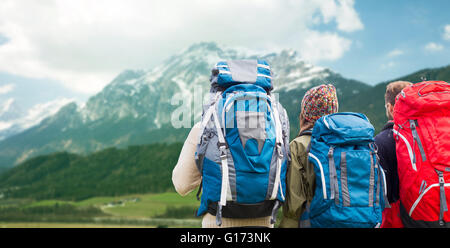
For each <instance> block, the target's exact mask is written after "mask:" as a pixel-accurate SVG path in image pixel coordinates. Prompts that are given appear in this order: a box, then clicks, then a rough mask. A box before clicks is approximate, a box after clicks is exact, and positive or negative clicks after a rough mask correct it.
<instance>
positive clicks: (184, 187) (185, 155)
mask: <svg viewBox="0 0 450 248" xmlns="http://www.w3.org/2000/svg"><path fill="white" fill-rule="evenodd" d="M199 132H200V123H197V124H195V125H194V127H193V128H192V129H191V131H190V132H189V135H188V137H187V139H186V141H185V142H184V145H183V148H182V149H181V152H180V157H179V158H178V162H177V165H176V166H175V168H174V169H173V172H172V182H173V185H174V186H175V190H176V191H177V192H178V194H180V195H181V196H185V195H187V194H189V193H190V192H192V191H193V190H195V189H197V188H198V187H199V186H200V183H201V181H202V175H201V173H200V172H199V171H198V169H197V165H196V164H195V151H196V149H197V142H198V140H199V135H200V134H199ZM270 218H271V217H270V216H267V217H262V218H248V219H241V218H239V219H236V218H222V225H221V226H220V227H256V226H259V227H273V224H270ZM202 227H203V228H214V227H219V226H217V225H216V217H215V216H213V215H211V214H209V213H206V214H205V215H203V220H202Z"/></svg>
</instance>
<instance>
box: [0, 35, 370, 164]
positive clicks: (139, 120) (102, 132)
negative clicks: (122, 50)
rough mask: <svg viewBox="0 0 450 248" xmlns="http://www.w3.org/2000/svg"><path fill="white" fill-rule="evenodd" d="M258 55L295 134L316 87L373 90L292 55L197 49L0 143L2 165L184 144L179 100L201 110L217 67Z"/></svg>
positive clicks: (132, 73) (130, 73)
mask: <svg viewBox="0 0 450 248" xmlns="http://www.w3.org/2000/svg"><path fill="white" fill-rule="evenodd" d="M257 57H258V58H262V59H265V60H267V61H268V62H269V63H270V64H271V67H272V70H273V71H274V90H275V92H277V93H278V94H279V95H280V101H281V103H282V104H283V106H285V108H286V109H287V110H288V114H289V115H290V118H291V127H293V128H292V129H293V131H292V132H295V131H294V129H296V127H297V125H298V121H297V116H298V110H299V102H300V101H299V99H301V97H302V96H303V94H304V92H305V91H306V90H307V89H308V88H310V87H311V86H313V85H318V84H321V83H325V82H326V83H333V84H334V85H335V86H336V87H337V89H338V94H339V95H353V94H356V93H357V92H358V91H360V90H364V89H367V88H369V87H370V86H368V85H366V84H363V83H361V82H357V81H354V80H347V79H345V78H343V77H341V76H340V75H339V74H337V73H335V72H333V71H331V70H329V69H326V68H321V67H317V66H313V65H311V64H308V63H305V62H303V61H302V60H301V58H300V56H299V54H297V53H296V52H294V51H292V50H286V51H282V52H280V53H269V54H252V53H250V52H247V51H245V50H243V49H239V50H237V49H232V48H227V47H221V46H219V45H217V44H216V43H198V44H194V45H192V46H191V47H189V48H187V49H185V50H184V51H181V52H180V53H179V54H176V55H174V56H172V57H170V58H169V59H167V60H166V61H165V62H164V63H162V64H161V65H160V66H158V67H155V68H153V69H149V70H126V71H124V72H122V73H120V74H119V75H118V76H117V77H116V78H115V79H114V80H113V81H112V82H111V83H110V84H108V85H107V86H106V87H105V88H104V89H103V90H102V91H101V92H99V93H98V94H96V95H95V96H92V97H91V98H90V99H89V100H88V101H87V103H86V104H85V105H84V106H77V105H76V104H75V103H70V104H67V105H66V106H64V107H63V108H61V109H60V110H59V111H58V112H57V113H56V114H54V115H51V116H49V117H48V118H46V119H44V120H43V121H42V122H40V124H39V125H36V126H33V127H31V128H29V129H27V130H25V131H24V132H22V133H20V134H18V135H15V136H12V137H10V138H7V139H5V140H4V141H2V142H0V166H4V167H5V166H6V167H8V166H12V165H13V164H17V163H19V162H22V161H24V160H26V159H28V158H30V157H31V156H35V155H38V154H45V153H51V152H55V151H62V150H67V151H70V152H76V153H86V152H92V151H96V150H99V149H104V148H106V147H110V146H119V147H120V146H128V145H133V144H145V143H154V142H174V141H183V140H184V138H185V137H186V134H187V132H188V131H189V129H184V128H181V129H175V128H173V127H172V125H171V118H172V113H173V112H174V111H175V110H176V109H177V108H178V107H179V105H178V104H177V103H175V104H173V102H172V101H173V100H172V99H173V96H174V95H177V96H178V97H179V99H182V100H183V101H184V103H185V104H186V103H187V105H188V106H191V105H194V104H193V102H194V100H195V98H194V97H198V96H196V95H195V92H196V90H198V89H202V90H203V93H206V92H207V91H208V90H209V85H210V82H209V77H210V72H211V69H212V68H213V66H214V65H215V64H216V63H217V62H218V61H220V60H230V59H251V58H257ZM344 105H345V104H344ZM197 114H199V113H197Z"/></svg>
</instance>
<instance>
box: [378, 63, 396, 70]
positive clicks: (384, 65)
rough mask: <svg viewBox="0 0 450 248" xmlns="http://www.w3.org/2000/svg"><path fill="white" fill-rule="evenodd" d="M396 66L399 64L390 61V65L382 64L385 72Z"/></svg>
mask: <svg viewBox="0 0 450 248" xmlns="http://www.w3.org/2000/svg"><path fill="white" fill-rule="evenodd" d="M396 65H397V64H396V63H395V62H394V61H389V62H388V63H385V64H382V65H381V69H383V70H386V69H390V68H392V67H394V66H396Z"/></svg>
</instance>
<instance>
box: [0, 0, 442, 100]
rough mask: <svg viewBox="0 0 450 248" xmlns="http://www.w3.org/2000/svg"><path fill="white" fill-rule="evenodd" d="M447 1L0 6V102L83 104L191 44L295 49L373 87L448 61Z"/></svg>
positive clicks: (115, 1) (48, 0)
mask: <svg viewBox="0 0 450 248" xmlns="http://www.w3.org/2000/svg"><path fill="white" fill-rule="evenodd" d="M449 9H450V1H448V0H422V1H418V0H396V1H391V0H383V1H381V0H378V1H375V0H372V1H370V0H247V1H242V0H228V1H223V0H190V1H185V0H164V1H163V0H160V1H157V0H154V1H148V0H127V1H125V0H96V1H92V0H39V1H35V0H1V1H0V101H1V100H2V99H7V98H8V99H9V98H10V97H11V96H14V97H15V98H16V100H17V101H19V102H20V103H21V104H22V105H23V106H24V107H25V108H30V107H32V106H33V105H34V104H38V103H39V104H42V103H43V101H54V100H55V99H61V101H63V102H66V101H67V99H75V100H77V101H78V102H83V101H85V100H86V99H87V98H88V97H89V96H92V95H93V94H95V93H97V92H99V91H100V90H101V89H102V88H103V87H104V86H105V85H106V84H108V83H109V82H110V81H111V80H112V79H113V78H114V77H115V76H116V75H117V74H118V73H120V72H121V71H122V70H124V69H149V68H152V67H154V66H156V65H158V64H159V63H161V61H163V60H164V59H166V58H168V57H170V55H172V54H174V53H176V52H179V51H180V50H182V49H184V48H186V47H188V46H190V45H191V44H193V43H196V42H200V41H215V42H218V43H220V44H223V45H227V46H237V47H248V48H252V49H256V50H261V51H279V50H281V49H295V50H297V51H299V53H300V54H301V55H302V56H303V58H304V59H305V60H307V61H309V62H311V63H313V64H316V65H319V66H325V67H329V68H331V69H333V70H334V71H336V72H339V73H341V74H342V75H343V76H344V77H347V78H353V79H357V80H361V81H363V82H366V83H369V84H376V83H379V82H381V81H384V80H389V79H393V78H395V77H399V76H402V75H405V74H409V73H412V72H414V71H417V70H419V69H423V68H429V67H439V66H444V65H448V64H450V63H449V62H450V61H449V59H448V58H449V57H450V56H449V55H450V15H449V14H448V10H449Z"/></svg>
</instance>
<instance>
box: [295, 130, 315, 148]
mask: <svg viewBox="0 0 450 248" xmlns="http://www.w3.org/2000/svg"><path fill="white" fill-rule="evenodd" d="M303 135H309V136H311V135H312V129H306V130H303V131H301V132H300V133H299V134H298V136H297V137H300V136H303ZM310 150H311V142H309V144H308V147H306V154H308V153H309V151H310Z"/></svg>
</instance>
